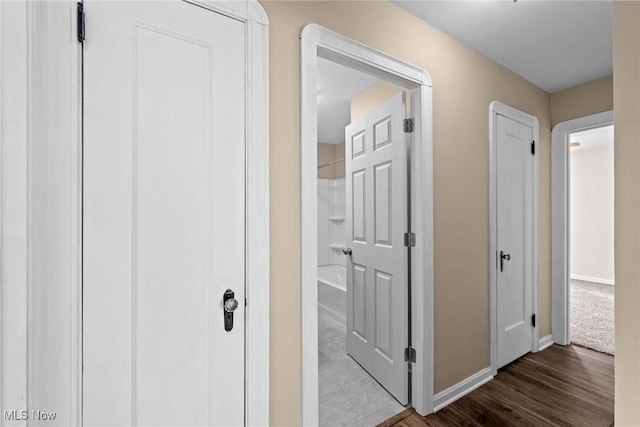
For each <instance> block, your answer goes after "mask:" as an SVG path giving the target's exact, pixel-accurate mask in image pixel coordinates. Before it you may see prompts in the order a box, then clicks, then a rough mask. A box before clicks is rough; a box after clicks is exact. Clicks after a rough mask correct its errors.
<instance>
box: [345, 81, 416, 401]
mask: <svg viewBox="0 0 640 427" xmlns="http://www.w3.org/2000/svg"><path fill="white" fill-rule="evenodd" d="M404 116H405V94H404V92H402V93H399V94H398V95H396V96H394V97H393V98H391V99H389V100H388V101H386V102H385V103H384V104H382V105H381V106H380V107H378V108H376V109H375V110H373V111H372V112H370V113H369V114H368V115H367V116H366V117H363V118H361V119H360V120H358V121H356V122H354V123H352V124H350V125H349V126H347V128H346V130H345V141H346V144H345V145H346V177H347V246H348V247H349V248H350V249H351V255H350V256H347V352H348V353H349V354H350V355H351V356H352V357H353V358H354V359H355V360H356V361H357V362H358V363H359V364H360V365H362V367H363V368H365V369H366V370H367V371H368V372H369V373H370V374H371V376H373V377H374V378H375V379H376V380H377V381H378V382H379V383H380V384H382V386H383V387H385V388H386V389H387V391H389V393H391V394H392V395H393V396H394V397H395V398H396V399H398V401H399V402H400V403H402V404H403V405H405V404H407V403H408V387H409V386H408V365H407V362H406V361H405V360H404V349H405V347H406V346H407V341H408V332H407V326H408V309H407V307H408V298H407V286H408V283H407V282H408V280H407V275H408V268H407V248H406V247H405V246H404V233H405V232H406V231H407V228H408V227H407V224H408V222H407V148H406V137H405V133H404V129H403V121H404Z"/></svg>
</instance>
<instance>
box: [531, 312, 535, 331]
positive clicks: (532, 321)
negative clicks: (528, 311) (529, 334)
mask: <svg viewBox="0 0 640 427" xmlns="http://www.w3.org/2000/svg"><path fill="white" fill-rule="evenodd" d="M531 326H533V327H534V328H535V327H536V315H535V314H532V315H531Z"/></svg>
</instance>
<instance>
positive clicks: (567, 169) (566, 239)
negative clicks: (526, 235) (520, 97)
mask: <svg viewBox="0 0 640 427" xmlns="http://www.w3.org/2000/svg"><path fill="white" fill-rule="evenodd" d="M612 124H614V114H613V110H610V111H605V112H602V113H597V114H592V115H590V116H586V117H580V118H577V119H573V120H567V121H564V122H560V123H558V124H557V125H555V126H554V127H553V130H552V131H551V334H552V335H553V342H555V343H556V344H561V345H569V344H570V343H571V335H570V329H569V328H570V323H569V320H570V319H569V313H570V306H569V304H570V301H569V299H570V295H569V275H570V273H571V272H570V268H569V255H570V251H571V248H570V238H571V235H570V232H571V227H570V220H571V218H570V214H571V204H570V192H571V175H570V173H571V166H570V162H569V159H570V157H569V142H570V141H569V136H570V134H571V133H573V132H579V131H583V130H588V129H594V128H599V127H602V126H608V125H612Z"/></svg>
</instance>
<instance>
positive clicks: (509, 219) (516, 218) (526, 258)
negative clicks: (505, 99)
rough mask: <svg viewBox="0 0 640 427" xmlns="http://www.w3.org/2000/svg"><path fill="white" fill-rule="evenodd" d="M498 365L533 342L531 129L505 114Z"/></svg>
mask: <svg viewBox="0 0 640 427" xmlns="http://www.w3.org/2000/svg"><path fill="white" fill-rule="evenodd" d="M497 133H498V138H497V172H498V173H497V185H498V188H497V203H498V209H497V212H498V216H497V224H498V234H497V242H498V247H497V251H498V253H497V254H496V256H497V262H496V268H497V270H498V271H497V276H498V287H497V317H498V335H497V344H498V352H497V353H498V354H497V362H498V368H500V367H502V366H504V365H506V364H507V363H510V362H512V361H513V360H515V359H517V358H519V357H520V356H523V355H524V354H526V353H528V352H530V351H531V346H532V333H533V326H532V319H531V316H532V314H533V305H532V286H533V284H532V283H531V277H532V271H531V269H532V245H533V234H532V221H533V216H532V206H533V203H532V195H533V179H532V167H533V160H532V155H531V141H532V138H533V130H532V129H531V128H530V127H528V126H525V125H523V124H521V123H518V122H516V121H515V120H512V119H510V118H507V117H504V116H498V120H497Z"/></svg>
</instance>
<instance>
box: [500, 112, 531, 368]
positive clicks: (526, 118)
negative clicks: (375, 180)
mask: <svg viewBox="0 0 640 427" xmlns="http://www.w3.org/2000/svg"><path fill="white" fill-rule="evenodd" d="M498 115H501V116H505V117H508V118H510V119H512V120H515V121H517V122H519V123H522V124H523V125H525V126H529V127H531V128H532V130H533V140H534V141H535V144H536V154H535V156H531V157H532V162H533V171H532V174H533V177H532V181H533V194H532V198H533V200H532V207H531V208H532V210H533V212H532V224H531V227H532V236H533V239H532V245H533V248H532V251H531V253H532V257H531V258H532V259H531V264H532V269H531V271H532V276H533V277H532V278H531V284H532V299H531V303H532V309H533V314H535V315H536V317H539V316H538V313H539V312H540V310H539V307H538V292H539V290H538V288H539V283H538V276H539V254H538V247H539V246H538V241H539V239H540V237H539V236H538V218H539V202H538V197H539V196H538V192H539V190H538V187H539V170H540V162H539V157H540V148H539V147H540V125H539V122H538V119H537V118H536V117H535V116H532V115H530V114H527V113H525V112H523V111H520V110H517V109H515V108H513V107H510V106H508V105H506V104H503V103H501V102H499V101H493V102H492V103H491V104H490V105H489V259H488V261H489V299H490V311H489V313H490V314H489V318H490V328H491V331H490V351H489V353H490V356H489V358H490V363H491V369H492V372H493V375H496V374H497V372H498V367H497V345H498V342H497V335H498V316H497V290H496V288H497V280H498V278H497V274H496V259H495V257H496V251H497V246H496V245H497V229H498V224H497V216H496V215H497V212H496V210H497V194H496V192H497V178H496V177H497V170H496V168H497V157H496V156H497V150H496V138H497V135H496V126H497V120H498ZM539 324H540V322H539V321H538V322H536V326H535V327H533V328H532V333H531V351H532V352H536V351H539V346H540V342H539V338H538V336H539V331H538V327H539Z"/></svg>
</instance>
